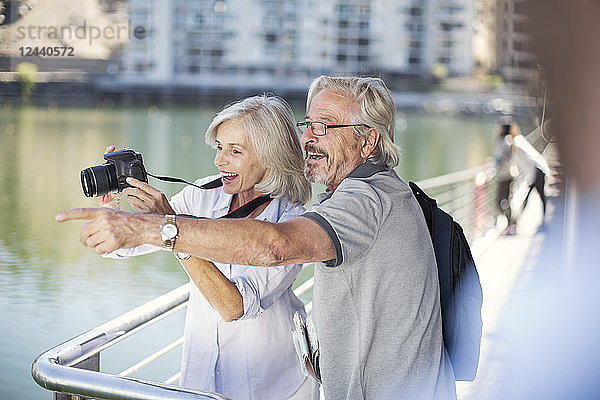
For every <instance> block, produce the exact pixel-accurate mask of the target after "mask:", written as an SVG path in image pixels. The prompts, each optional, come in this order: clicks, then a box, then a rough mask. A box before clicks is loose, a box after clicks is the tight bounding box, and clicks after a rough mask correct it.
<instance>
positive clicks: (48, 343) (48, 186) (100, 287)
mask: <svg viewBox="0 0 600 400" xmlns="http://www.w3.org/2000/svg"><path fill="white" fill-rule="evenodd" d="M215 112H216V110H214V109H209V108H203V109H169V110H164V109H163V110H159V109H157V108H150V109H145V108H139V109H119V110H108V111H107V110H104V109H54V108H50V109H47V108H10V107H8V108H7V107H4V108H0V227H1V231H0V327H1V328H2V334H1V335H0V371H1V373H0V399H50V398H51V396H52V395H51V394H50V393H49V392H47V391H45V390H44V389H41V388H40V387H39V386H38V385H37V384H36V383H35V382H34V381H33V379H32V378H31V374H30V367H31V363H32V362H33V360H34V359H35V357H36V356H37V355H39V354H40V353H42V352H43V351H45V350H47V349H48V348H50V347H53V346H55V345H56V344H58V343H61V342H63V341H65V340H67V339H69V338H71V337H73V336H75V335H77V334H79V333H82V332H84V331H86V330H88V329H91V328H92V327H94V326H96V325H99V324H100V323H102V322H104V321H106V320H108V319H111V318H114V317H116V316H117V315H119V314H121V313H123V312H125V311H128V310H130V309H132V308H134V307H135V306H138V305H140V304H142V303H144V302H146V301H148V300H150V299H152V298H154V297H156V296H158V295H160V294H163V293H165V292H167V291H169V290H171V289H173V288H175V287H177V286H179V285H181V284H183V283H185V282H186V281H187V279H186V275H185V273H184V272H183V271H182V270H181V269H180V268H179V264H178V263H177V262H176V261H175V260H174V259H173V257H172V256H171V255H170V254H167V253H165V252H159V253H156V254H152V255H148V256H144V257H138V258H135V259H132V260H126V261H116V260H105V259H102V258H101V257H99V256H97V255H96V254H95V253H93V252H92V251H91V250H90V249H88V248H84V247H83V246H82V245H81V244H80V243H79V228H80V226H81V223H79V222H69V223H65V224H57V223H55V222H54V220H53V217H54V214H55V213H56V212H57V211H59V210H62V209H66V208H71V207H82V206H94V205H95V204H96V203H95V200H93V199H87V198H85V197H84V196H83V193H82V191H81V187H80V182H79V171H81V170H82V169H84V168H86V167H89V166H91V165H96V164H99V163H101V162H102V161H103V160H102V156H101V155H102V153H103V152H104V149H105V148H106V146H107V145H108V144H114V145H117V146H118V147H123V146H130V147H133V148H134V149H135V150H137V151H138V152H141V153H142V154H143V156H144V164H145V165H146V167H147V169H148V171H149V172H151V173H153V174H159V175H170V176H178V177H181V178H184V179H188V180H192V179H195V178H197V177H200V176H204V175H207V174H212V173H215V168H214V166H213V164H212V159H213V151H212V150H211V149H210V148H208V147H207V146H206V145H205V144H204V139H203V132H204V130H205V129H206V127H207V126H208V123H209V121H210V119H211V118H212V117H213V116H214V115H215ZM303 114H304V113H303V112H302V111H298V112H297V113H296V116H297V117H300V116H302V115H303ZM495 124H496V119H495V118H493V117H489V118H480V117H431V116H423V115H400V116H399V118H398V121H397V128H398V129H397V137H396V142H397V143H398V144H399V145H400V147H401V148H402V161H401V165H400V166H399V167H398V172H399V173H400V175H402V176H403V177H404V178H406V179H410V180H420V179H425V178H428V177H432V176H437V175H440V174H445V173H449V172H454V171H458V170H461V169H465V168H468V167H473V166H476V165H479V164H481V163H483V162H484V161H485V160H486V159H487V158H488V157H489V156H490V155H491V152H492V142H493V137H494V133H495ZM523 130H524V131H525V129H523ZM150 183H151V184H154V185H155V186H156V187H159V188H160V189H161V190H163V191H164V192H165V193H166V194H167V195H168V196H169V195H172V194H174V193H176V192H177V191H179V190H180V189H181V185H178V184H164V183H157V181H155V180H152V179H151V181H150ZM182 326H183V320H182V317H181V315H175V316H173V317H170V319H169V320H168V321H167V323H166V327H165V328H162V329H155V330H154V331H149V332H146V333H144V334H143V335H142V336H141V337H140V338H139V339H136V340H137V342H135V343H138V344H135V343H134V342H132V343H131V345H128V343H127V341H126V342H124V343H123V344H121V345H119V347H118V348H117V349H116V350H112V352H111V351H109V352H108V353H107V355H103V356H102V362H101V366H102V369H103V370H107V371H109V372H120V370H121V369H124V368H125V366H127V365H130V364H132V363H133V362H134V361H138V360H139V359H140V358H141V355H140V354H139V353H138V350H139V348H140V346H143V347H144V348H147V349H158V348H159V346H160V345H159V344H155V342H156V343H162V341H160V342H159V341H157V340H156V338H158V337H161V338H163V339H164V337H172V338H176V337H178V336H179V335H180V334H181V332H182V331H181V329H182ZM136 346H137V347H136ZM175 353H177V352H175ZM170 357H171V361H170V362H171V363H175V364H176V363H177V357H178V354H173V355H172V356H170ZM166 363H167V361H165V364H166ZM159 372H161V371H157V372H156V374H157V377H156V378H155V377H154V376H153V375H152V373H149V374H148V375H144V376H143V377H147V378H149V379H158V378H159V377H160V376H158V375H159Z"/></svg>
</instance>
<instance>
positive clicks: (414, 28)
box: [119, 0, 475, 88]
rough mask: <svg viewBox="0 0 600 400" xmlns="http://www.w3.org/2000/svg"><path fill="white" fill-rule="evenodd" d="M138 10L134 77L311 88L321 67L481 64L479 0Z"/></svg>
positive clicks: (199, 3)
mask: <svg viewBox="0 0 600 400" xmlns="http://www.w3.org/2000/svg"><path fill="white" fill-rule="evenodd" d="M129 12H130V19H131V24H132V27H133V29H134V32H136V31H135V29H137V32H138V33H139V35H137V36H136V35H135V34H134V36H133V37H132V39H131V40H130V42H129V43H128V44H127V46H126V48H125V50H124V52H123V55H122V59H121V62H120V64H121V71H120V73H119V79H120V80H123V81H127V82H139V83H145V84H155V85H172V84H177V85H184V86H202V87H219V86H242V87H243V86H264V85H270V86H275V87H284V88H285V87H304V88H305V87H306V85H307V83H308V82H310V81H311V80H312V79H313V78H314V77H315V76H317V75H319V74H376V75H379V76H382V77H384V78H386V79H390V80H392V81H393V80H394V79H395V78H398V79H402V78H406V77H410V78H418V79H423V80H427V79H429V77H430V76H431V71H432V68H433V67H434V66H438V67H439V66H442V67H443V68H444V69H445V71H446V72H447V75H449V76H467V75H469V74H471V73H472V71H473V68H474V65H475V60H474V55H473V26H474V19H475V0H371V1H366V0H346V1H343V0H304V1H302V0H173V1H169V2H166V1H162V0H130V1H129ZM142 33H143V34H142Z"/></svg>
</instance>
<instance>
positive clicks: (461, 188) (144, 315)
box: [32, 163, 497, 400]
mask: <svg viewBox="0 0 600 400" xmlns="http://www.w3.org/2000/svg"><path fill="white" fill-rule="evenodd" d="M494 176H495V169H494V166H493V164H489V163H488V164H485V165H482V166H479V167H476V168H472V169H469V170H465V171H460V172H457V173H453V174H449V175H444V176H439V177H435V178H432V179H427V180H424V181H420V182H417V184H418V185H419V186H420V187H421V189H423V190H424V191H426V193H427V194H428V195H430V196H431V197H433V198H435V199H436V200H437V201H438V204H439V205H440V207H441V208H443V209H444V210H445V211H446V212H448V213H450V214H452V215H453V217H454V218H455V219H456V220H457V221H458V222H459V223H460V224H461V225H462V227H463V229H464V231H465V234H466V236H467V238H469V240H470V241H471V243H472V244H473V242H474V241H477V240H479V239H480V238H482V237H483V236H484V234H485V233H486V232H488V231H490V230H493V229H492V228H493V227H494V226H495V225H496V216H497V211H496V206H495V193H496V191H495V190H496V189H495V185H494V184H493V183H494V182H495V179H494ZM473 254H474V256H475V257H476V258H477V254H476V252H475V251H474V252H473ZM313 282H314V280H313V277H310V278H309V279H307V280H306V281H305V282H304V283H302V284H301V285H300V286H298V287H297V288H296V289H295V290H294V293H295V294H296V295H297V296H298V297H301V296H302V295H304V296H303V297H304V298H306V297H307V296H306V292H308V291H310V290H312V286H313ZM188 298H189V284H186V285H183V286H181V287H179V288H177V289H175V290H173V291H171V292H169V293H167V294H165V295H163V296H161V297H158V298H156V299H154V300H152V301H150V302H148V303H146V304H144V305H142V306H140V307H138V308H136V309H134V310H132V311H130V312H128V313H125V314H123V315H121V316H119V317H117V318H115V319H113V320H111V321H108V322H106V323H105V324H103V325H100V326H98V327H96V328H94V329H92V330H90V331H89V332H87V333H84V334H82V335H79V336H77V337H75V338H73V339H71V340H69V341H67V342H65V343H63V344H61V345H59V346H56V347H55V348H53V349H50V350H48V351H47V352H45V353H43V354H41V355H40V356H39V357H38V358H37V359H36V360H35V362H34V363H33V366H32V375H33V378H34V379H35V381H36V382H37V383H38V384H39V385H40V386H42V387H44V388H46V389H48V390H51V391H53V392H56V393H55V398H56V399H60V400H62V399H76V398H81V396H83V397H90V398H103V399H124V400H125V399H132V400H134V399H196V400H198V399H225V397H223V396H221V395H218V394H214V393H208V392H201V391H195V390H190V389H185V388H182V387H178V386H174V385H172V383H174V382H176V381H177V380H178V379H179V373H178V372H177V373H175V374H173V375H172V376H171V377H169V378H167V379H166V380H165V381H164V382H163V383H158V382H153V381H148V380H142V379H137V378H133V377H130V375H131V374H133V373H135V372H137V371H138V370H139V369H141V368H142V367H145V366H147V365H149V364H151V363H153V362H154V361H156V360H157V359H159V358H160V357H162V356H164V355H165V354H167V353H169V352H171V351H173V350H175V349H177V348H179V346H181V344H182V343H183V338H182V337H181V338H178V339H177V340H175V341H174V342H172V343H169V344H167V345H166V346H164V347H163V348H162V349H160V350H159V351H157V352H155V353H153V354H151V355H149V356H148V357H146V358H145V359H143V360H141V361H139V362H138V363H136V364H135V365H132V366H131V367H129V368H127V369H125V370H124V371H123V372H121V373H119V374H107V373H103V372H100V368H99V367H100V352H101V351H103V350H105V349H107V348H108V347H110V346H112V345H114V344H115V343H117V342H119V341H121V340H123V339H125V338H126V337H129V336H131V335H133V334H134V333H136V332H138V331H139V330H141V329H143V328H145V327H147V326H149V325H151V324H154V323H156V322H158V321H160V320H161V319H163V318H165V317H166V316H167V315H170V314H171V313H174V312H175V311H177V310H180V309H182V308H183V307H185V306H186V305H187V301H188ZM305 307H306V311H307V312H308V313H310V312H311V310H312V302H311V301H307V302H306V305H305ZM77 396H80V397H77Z"/></svg>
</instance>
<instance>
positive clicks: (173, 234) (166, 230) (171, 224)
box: [159, 215, 179, 251]
mask: <svg viewBox="0 0 600 400" xmlns="http://www.w3.org/2000/svg"><path fill="white" fill-rule="evenodd" d="M159 232H160V237H161V239H162V241H163V249H164V250H168V251H173V248H174V247H175V240H176V239H177V234H178V233H179V230H178V229H177V225H175V216H174V215H165V220H164V222H163V224H162V225H161V226H160V231H159Z"/></svg>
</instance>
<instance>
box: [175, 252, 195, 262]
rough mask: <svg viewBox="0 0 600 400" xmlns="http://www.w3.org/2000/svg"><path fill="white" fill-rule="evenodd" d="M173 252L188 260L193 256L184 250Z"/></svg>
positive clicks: (181, 258) (176, 255)
mask: <svg viewBox="0 0 600 400" xmlns="http://www.w3.org/2000/svg"><path fill="white" fill-rule="evenodd" d="M173 254H175V257H177V258H178V259H180V260H187V259H188V258H190V257H191V256H192V255H191V254H188V253H184V252H183V251H176V252H174V253H173Z"/></svg>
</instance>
